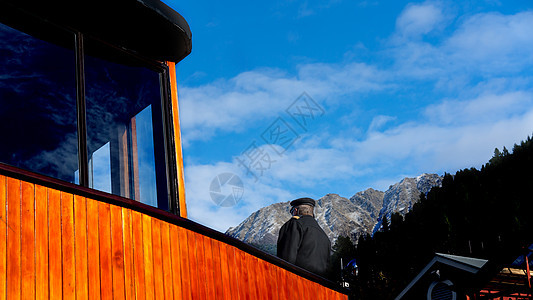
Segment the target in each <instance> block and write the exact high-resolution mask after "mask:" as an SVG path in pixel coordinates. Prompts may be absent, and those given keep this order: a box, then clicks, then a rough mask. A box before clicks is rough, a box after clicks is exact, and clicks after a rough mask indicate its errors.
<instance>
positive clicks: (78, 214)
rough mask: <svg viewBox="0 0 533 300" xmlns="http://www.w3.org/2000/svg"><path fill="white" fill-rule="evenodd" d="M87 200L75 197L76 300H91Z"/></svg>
mask: <svg viewBox="0 0 533 300" xmlns="http://www.w3.org/2000/svg"><path fill="white" fill-rule="evenodd" d="M86 203H87V200H86V199H85V198H84V197H82V196H78V195H75V196H74V234H75V237H74V249H75V257H76V299H79V300H83V299H88V298H89V287H88V285H87V278H88V275H87V204H86Z"/></svg>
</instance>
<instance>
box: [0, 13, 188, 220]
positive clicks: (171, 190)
mask: <svg viewBox="0 0 533 300" xmlns="http://www.w3.org/2000/svg"><path fill="white" fill-rule="evenodd" d="M26 18H28V19H26ZM0 22H1V23H2V24H6V23H4V20H3V19H0ZM25 22H31V23H33V24H42V23H45V24H47V25H51V26H46V27H47V29H46V32H45V34H43V36H46V38H43V37H41V34H40V32H39V29H38V26H34V27H33V30H32V31H31V32H27V31H26V30H24V31H22V32H24V33H26V34H28V35H30V36H33V37H35V33H37V34H38V37H37V38H39V39H43V40H46V41H49V42H50V41H51V42H52V43H54V42H53V38H54V35H56V36H57V34H56V33H55V32H53V30H51V29H50V28H54V27H55V28H59V29H61V30H66V31H68V32H71V33H72V34H73V35H74V37H75V39H74V44H73V45H72V46H73V49H74V54H75V71H76V74H75V76H76V78H75V82H76V87H75V89H76V121H77V124H76V125H77V139H78V141H77V146H78V167H79V182H78V184H77V185H79V186H81V187H84V188H89V170H88V149H87V119H86V98H85V96H86V95H85V63H84V60H85V47H84V44H85V41H86V39H89V38H90V39H92V40H95V41H97V42H98V43H100V44H102V45H104V46H105V47H106V48H109V49H110V52H111V51H115V52H117V51H118V52H119V53H120V55H124V56H127V57H128V59H129V60H134V61H136V62H139V64H140V65H142V66H143V67H146V68H148V69H150V70H152V71H155V72H157V73H158V74H159V88H160V98H161V112H162V115H161V120H160V121H161V122H162V128H163V144H164V145H161V146H160V147H158V148H162V149H164V152H165V153H164V157H165V174H164V176H165V180H166V184H167V197H166V199H164V200H162V199H160V198H159V197H158V199H157V206H154V208H156V209H160V210H163V211H168V212H170V213H172V214H175V215H179V190H178V189H179V185H178V182H177V178H178V176H177V165H176V163H177V162H176V145H175V140H174V138H173V137H174V131H173V130H174V128H173V122H172V120H173V119H172V118H173V116H172V98H171V83H170V76H169V68H168V66H167V65H166V63H164V62H161V61H158V60H155V59H150V58H147V57H143V56H141V55H139V54H138V53H135V52H133V51H129V50H127V49H124V48H121V47H117V46H115V45H113V44H112V43H108V42H106V41H104V40H102V39H99V38H98V37H96V36H92V35H90V34H85V33H83V32H81V31H79V30H75V29H73V28H70V27H68V26H62V25H60V24H55V23H53V22H50V21H47V20H43V19H41V18H38V17H35V16H31V15H26V16H25V18H24V19H23V20H21V24H24V23H25ZM11 23H12V22H8V23H7V24H6V25H7V26H10V27H11V26H12V24H11ZM17 23H18V22H17ZM35 28H37V29H35ZM17 30H20V29H17ZM118 63H119V64H120V62H118ZM157 121H159V120H157ZM154 142H155V141H154ZM0 163H1V162H0ZM26 171H28V172H30V173H34V172H33V171H32V170H24V173H26ZM158 175H161V174H156V176H158ZM38 176H46V175H41V174H39V175H38ZM46 177H49V176H46ZM54 179H56V180H60V179H57V178H54ZM60 181H62V180H60ZM103 193H106V194H109V193H107V192H103ZM109 195H113V194H109ZM113 196H118V197H122V196H119V195H113ZM122 198H124V197H122ZM125 199H129V200H133V199H130V198H125ZM165 200H166V202H168V203H164V202H163V201H165ZM133 201H137V202H140V201H139V200H133ZM160 207H166V209H163V208H160Z"/></svg>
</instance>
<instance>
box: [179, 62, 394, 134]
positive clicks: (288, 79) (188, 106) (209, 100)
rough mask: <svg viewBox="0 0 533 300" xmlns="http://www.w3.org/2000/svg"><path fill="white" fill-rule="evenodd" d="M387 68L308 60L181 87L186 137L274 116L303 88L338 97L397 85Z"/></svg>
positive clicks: (327, 97)
mask: <svg viewBox="0 0 533 300" xmlns="http://www.w3.org/2000/svg"><path fill="white" fill-rule="evenodd" d="M386 81H387V75H386V73H384V72H382V71H380V70H379V69H378V68H376V67H373V66H369V65H366V64H362V63H349V64H346V65H338V64H306V65H302V66H300V67H299V70H298V75H297V76H289V75H288V74H286V73H284V72H281V71H279V70H274V69H260V70H255V71H250V72H244V73H241V74H239V75H238V76H236V77H234V78H232V79H229V80H226V79H222V80H218V81H216V82H213V83H210V84H206V85H202V86H199V87H182V88H181V89H180V110H181V112H182V113H181V114H180V117H181V126H182V129H183V135H184V142H185V143H190V142H192V141H194V140H205V139H209V138H211V137H212V136H213V135H214V134H215V133H216V132H240V131H242V130H244V129H246V128H247V126H248V125H249V124H250V123H251V122H257V121H261V120H265V119H272V118H273V117H274V116H276V115H277V114H279V112H282V111H284V110H285V109H286V108H287V106H289V105H290V104H291V102H292V101H294V100H295V99H296V98H297V97H298V96H300V94H301V93H303V92H307V93H308V94H309V95H312V97H313V98H315V99H325V100H326V101H330V102H336V101H338V99H337V97H339V96H342V95H347V94H353V93H355V92H359V93H361V92H369V91H375V90H383V89H388V88H391V87H393V86H392V85H390V84H387V83H386Z"/></svg>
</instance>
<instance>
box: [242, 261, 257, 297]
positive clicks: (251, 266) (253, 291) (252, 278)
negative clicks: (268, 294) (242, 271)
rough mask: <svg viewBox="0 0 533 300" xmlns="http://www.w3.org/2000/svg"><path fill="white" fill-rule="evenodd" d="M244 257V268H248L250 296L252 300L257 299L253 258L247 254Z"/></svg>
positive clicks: (255, 271)
mask: <svg viewBox="0 0 533 300" xmlns="http://www.w3.org/2000/svg"><path fill="white" fill-rule="evenodd" d="M244 257H245V262H246V266H247V268H248V278H249V287H250V295H251V296H252V299H259V291H258V290H257V285H258V280H257V270H256V264H255V262H254V257H253V256H252V255H250V254H248V253H244Z"/></svg>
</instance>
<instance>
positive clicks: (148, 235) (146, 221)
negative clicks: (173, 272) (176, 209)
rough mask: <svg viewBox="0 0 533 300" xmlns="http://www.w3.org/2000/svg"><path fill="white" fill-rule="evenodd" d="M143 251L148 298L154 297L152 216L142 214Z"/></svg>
mask: <svg viewBox="0 0 533 300" xmlns="http://www.w3.org/2000/svg"><path fill="white" fill-rule="evenodd" d="M142 223H143V252H144V283H145V288H146V299H154V292H155V291H154V257H153V253H152V247H153V246H152V218H151V217H150V216H147V215H142Z"/></svg>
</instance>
